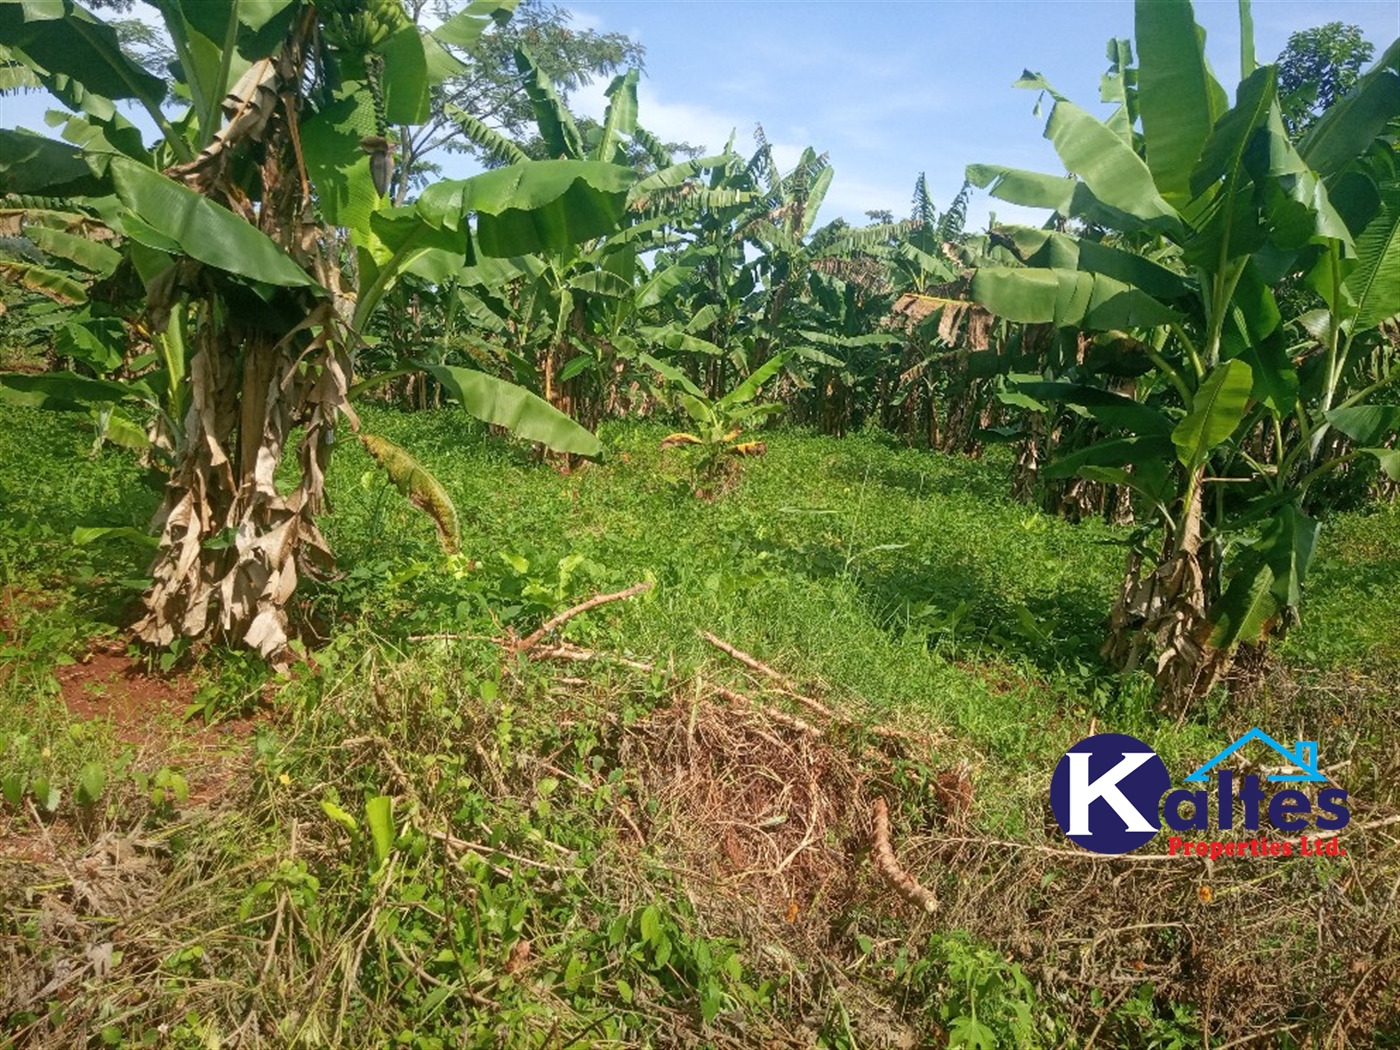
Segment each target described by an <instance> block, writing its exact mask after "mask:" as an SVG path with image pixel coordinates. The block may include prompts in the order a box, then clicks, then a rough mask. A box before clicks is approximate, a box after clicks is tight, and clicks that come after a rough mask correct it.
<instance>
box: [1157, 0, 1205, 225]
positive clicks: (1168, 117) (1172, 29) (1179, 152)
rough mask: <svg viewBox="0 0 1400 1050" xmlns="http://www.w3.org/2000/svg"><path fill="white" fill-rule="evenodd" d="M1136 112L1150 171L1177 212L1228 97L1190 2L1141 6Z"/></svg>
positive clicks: (1173, 0) (1162, 1)
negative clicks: (1209, 61)
mask: <svg viewBox="0 0 1400 1050" xmlns="http://www.w3.org/2000/svg"><path fill="white" fill-rule="evenodd" d="M1136 37H1137V56H1138V92H1137V94H1138V112H1139V114H1140V115H1141V116H1142V133H1143V137H1144V138H1145V139H1146V141H1147V167H1148V168H1149V169H1150V170H1151V172H1152V178H1153V181H1154V182H1155V183H1156V185H1157V188H1158V190H1159V191H1160V192H1161V194H1162V196H1163V197H1165V198H1166V199H1167V200H1168V201H1170V202H1172V203H1174V204H1175V205H1177V206H1178V207H1181V206H1183V205H1185V203H1186V202H1187V201H1188V200H1189V199H1190V197H1191V173H1192V171H1193V170H1195V168H1196V163H1197V160H1198V159H1199V158H1200V156H1201V151H1202V149H1203V148H1204V147H1205V144H1206V140H1207V139H1208V138H1209V137H1210V133H1211V129H1212V128H1214V126H1215V122H1216V120H1218V119H1219V117H1220V116H1221V114H1223V113H1224V112H1225V108H1226V102H1225V92H1224V91H1223V90H1222V89H1221V87H1220V85H1219V83H1217V82H1216V79H1215V77H1214V76H1213V75H1212V74H1211V71H1210V67H1209V66H1208V65H1207V64H1206V57H1205V48H1204V33H1203V32H1202V31H1201V30H1200V29H1199V28H1198V27H1197V25H1196V20H1195V15H1194V14H1193V12H1192V9H1191V3H1190V0H1137V5H1136Z"/></svg>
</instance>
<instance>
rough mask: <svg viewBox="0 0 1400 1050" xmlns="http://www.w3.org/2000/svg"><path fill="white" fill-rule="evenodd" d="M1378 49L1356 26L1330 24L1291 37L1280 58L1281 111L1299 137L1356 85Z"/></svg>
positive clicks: (1291, 132) (1290, 128) (1279, 89)
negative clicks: (1362, 69) (1367, 40)
mask: <svg viewBox="0 0 1400 1050" xmlns="http://www.w3.org/2000/svg"><path fill="white" fill-rule="evenodd" d="M1373 54H1375V49H1374V48H1373V47H1372V46H1371V45H1370V44H1369V43H1367V42H1366V40H1365V38H1364V37H1362V35H1361V30H1360V28H1358V27H1357V26H1354V25H1344V24H1343V23H1341V22H1328V23H1327V24H1326V25H1325V26H1318V27H1317V28H1314V29H1303V30H1300V31H1298V32H1296V33H1294V34H1293V35H1292V36H1290V37H1289V38H1288V44H1287V46H1285V47H1284V49H1283V51H1282V53H1281V54H1280V55H1279V57H1278V91H1279V107H1280V109H1281V110H1282V111H1283V120H1284V124H1285V125H1287V127H1288V130H1289V133H1290V134H1292V135H1293V136H1294V137H1295V138H1297V137H1299V136H1301V135H1302V134H1304V133H1305V132H1306V131H1307V130H1308V129H1309V128H1310V127H1312V125H1313V122H1314V121H1316V120H1317V118H1318V117H1320V116H1322V114H1324V113H1326V112H1327V111H1328V110H1329V109H1331V108H1332V106H1333V105H1335V104H1336V102H1337V101H1338V100H1339V99H1341V98H1342V97H1343V96H1345V95H1346V94H1347V93H1348V92H1350V91H1351V90H1352V89H1353V88H1354V87H1356V83H1357V81H1358V80H1359V79H1360V77H1361V68H1362V67H1363V66H1364V65H1366V63H1368V62H1370V61H1371V56H1372V55H1373Z"/></svg>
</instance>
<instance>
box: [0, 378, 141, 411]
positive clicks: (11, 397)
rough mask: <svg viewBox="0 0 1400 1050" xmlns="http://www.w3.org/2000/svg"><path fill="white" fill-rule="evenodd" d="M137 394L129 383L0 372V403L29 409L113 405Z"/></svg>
mask: <svg viewBox="0 0 1400 1050" xmlns="http://www.w3.org/2000/svg"><path fill="white" fill-rule="evenodd" d="M134 394H135V391H134V390H133V389H132V387H131V386H129V385H127V384H124V383H112V382H109V381H107V380H105V379H89V378H88V377H87V376H80V375H76V374H74V373H73V372H42V373H39V374H37V375H36V374H30V373H17V372H5V373H0V401H7V402H9V403H10V404H16V405H24V406H26V407H28V408H65V407H71V406H73V405H90V404H104V403H114V402H117V401H123V400H126V399H127V398H130V397H132V396H134Z"/></svg>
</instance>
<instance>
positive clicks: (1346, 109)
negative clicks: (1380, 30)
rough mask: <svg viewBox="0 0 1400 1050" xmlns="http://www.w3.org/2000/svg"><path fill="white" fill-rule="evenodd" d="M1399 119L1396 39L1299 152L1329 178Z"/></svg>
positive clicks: (1322, 119)
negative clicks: (1394, 120) (1392, 122)
mask: <svg viewBox="0 0 1400 1050" xmlns="http://www.w3.org/2000/svg"><path fill="white" fill-rule="evenodd" d="M1396 116H1400V39H1397V40H1396V41H1395V42H1394V43H1392V44H1391V45H1390V46H1389V47H1388V48H1386V51H1385V54H1384V55H1382V56H1381V60H1380V61H1379V62H1377V63H1376V64H1375V65H1374V66H1373V67H1372V68H1371V70H1370V71H1369V72H1368V73H1366V75H1365V76H1363V77H1362V78H1361V81H1360V83H1358V84H1357V86H1356V88H1355V89H1354V90H1352V91H1351V92H1350V93H1349V94H1348V95H1347V97H1346V98H1344V99H1342V100H1340V101H1339V102H1337V103H1336V104H1335V105H1333V106H1332V107H1331V108H1330V109H1329V110H1327V112H1326V113H1324V114H1323V115H1322V116H1321V117H1319V118H1318V121H1317V123H1316V124H1314V125H1313V126H1312V128H1311V130H1309V132H1308V134H1307V136H1306V137H1305V138H1304V139H1303V141H1302V143H1301V144H1300V145H1299V147H1298V149H1299V152H1300V153H1301V154H1302V156H1303V159H1304V160H1306V161H1307V163H1308V166H1309V167H1311V168H1312V169H1313V170H1314V171H1316V172H1317V173H1318V174H1320V175H1323V176H1329V175H1333V174H1335V173H1337V172H1339V171H1341V170H1342V169H1343V168H1344V167H1346V166H1347V165H1348V164H1350V163H1351V162H1352V161H1353V160H1355V159H1356V158H1357V157H1359V156H1361V154H1363V153H1365V152H1366V150H1367V149H1369V148H1370V146H1371V144H1372V143H1373V142H1375V140H1376V138H1377V136H1379V135H1381V134H1382V133H1383V132H1384V131H1385V128H1386V125H1387V124H1389V123H1390V122H1391V120H1393V119H1394V118H1395V117H1396Z"/></svg>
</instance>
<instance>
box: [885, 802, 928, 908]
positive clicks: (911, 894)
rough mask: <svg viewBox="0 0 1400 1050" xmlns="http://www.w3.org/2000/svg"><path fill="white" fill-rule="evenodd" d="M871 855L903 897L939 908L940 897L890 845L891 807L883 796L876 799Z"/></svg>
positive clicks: (925, 905) (921, 904)
mask: <svg viewBox="0 0 1400 1050" xmlns="http://www.w3.org/2000/svg"><path fill="white" fill-rule="evenodd" d="M871 856H872V857H873V859H874V861H875V870H876V871H878V872H879V873H880V874H881V875H883V876H884V877H885V880H886V881H887V882H888V883H889V884H890V885H891V886H893V887H894V889H895V892H897V893H898V894H899V895H900V896H901V897H903V898H904V899H905V900H907V901H908V902H909V903H910V904H914V905H917V906H918V907H920V908H922V909H923V910H924V911H926V912H929V913H932V912H935V911H937V910H938V898H936V897H935V896H934V895H933V893H932V892H931V891H929V890H927V889H925V888H924V887H923V886H921V885H919V880H918V879H916V878H914V876H913V875H910V874H909V873H908V872H907V871H905V870H904V869H903V868H901V867H900V866H899V860H898V859H897V858H896V857H895V855H894V849H893V847H891V846H890V809H889V806H887V805H886V804H885V800H884V799H883V798H877V799H876V800H875V843H874V846H873V848H872V850H871Z"/></svg>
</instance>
